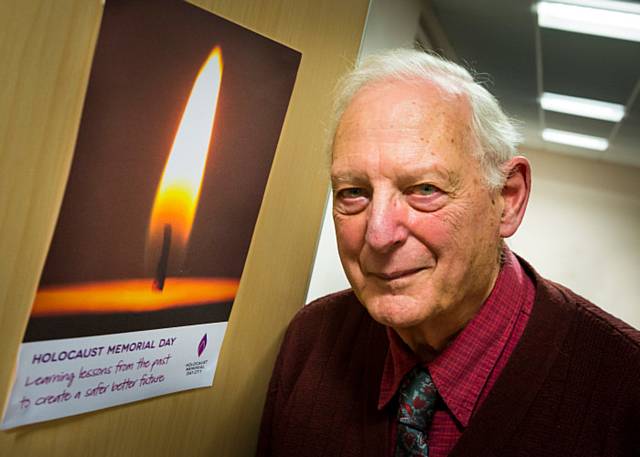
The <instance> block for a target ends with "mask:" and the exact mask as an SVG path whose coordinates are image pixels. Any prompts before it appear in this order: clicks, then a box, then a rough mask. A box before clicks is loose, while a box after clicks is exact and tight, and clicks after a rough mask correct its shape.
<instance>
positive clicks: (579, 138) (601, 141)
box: [542, 129, 609, 151]
mask: <svg viewBox="0 0 640 457" xmlns="http://www.w3.org/2000/svg"><path fill="white" fill-rule="evenodd" d="M542 138H544V140H545V141H549V142H551V143H560V144H568V145H570V146H577V147H579V148H586V149H595V150H596V151H604V150H605V149H607V148H608V147H609V142H608V141H607V140H606V139H605V138H600V137H597V136H591V135H583V134H581V133H573V132H566V131H564V130H555V129H544V130H543V131H542Z"/></svg>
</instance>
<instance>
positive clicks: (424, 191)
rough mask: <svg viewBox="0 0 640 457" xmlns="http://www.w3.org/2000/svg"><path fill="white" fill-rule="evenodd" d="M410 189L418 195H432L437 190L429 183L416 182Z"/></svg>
mask: <svg viewBox="0 0 640 457" xmlns="http://www.w3.org/2000/svg"><path fill="white" fill-rule="evenodd" d="M411 191H412V192H413V193H415V194H418V195H432V194H434V193H436V192H437V191H438V188H437V187H436V186H432V185H431V184H418V185H417V186H414V187H413V188H412V189H411Z"/></svg>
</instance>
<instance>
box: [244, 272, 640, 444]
mask: <svg viewBox="0 0 640 457" xmlns="http://www.w3.org/2000/svg"><path fill="white" fill-rule="evenodd" d="M524 267H525V269H527V270H528V272H529V273H530V274H531V275H532V277H534V278H535V283H536V300H535V302H534V305H533V311H532V315H531V317H530V319H529V322H528V325H527V328H526V329H525V332H524V334H523V336H522V338H521V340H520V342H519V343H518V345H517V347H516V349H515V350H514V352H513V354H512V356H511V358H510V359H509V362H508V363H507V365H506V366H505V368H504V371H503V372H502V374H501V375H500V377H499V378H498V380H497V381H496V384H495V385H494V387H493V389H492V390H491V392H490V393H489V395H488V397H487V398H486V400H485V401H484V403H483V404H482V406H481V407H480V408H479V409H478V411H477V412H476V413H475V414H474V416H473V417H472V418H471V421H470V423H469V426H468V427H467V429H466V430H465V431H464V433H463V434H462V437H461V438H460V440H459V441H458V443H457V444H456V446H455V448H454V449H453V451H452V452H451V454H450V455H451V456H474V457H478V456H482V457H484V456H505V457H507V456H508V457H513V456H525V455H526V456H545V457H547V456H563V457H564V456H580V457H588V456H640V333H639V332H638V331H637V330H635V329H633V328H631V327H629V326H627V325H626V324H624V323H623V322H621V321H619V320H618V319H616V318H614V317H612V316H610V315H608V314H606V313H605V312H604V311H602V310H600V309H599V308H597V307H596V306H595V305H593V304H591V303H589V302H588V301H587V300H585V299H584V298H582V297H580V296H578V295H576V294H575V293H573V292H571V291H570V290H568V289H566V288H564V287H562V286H560V285H558V284H555V283H553V282H551V281H547V280H545V279H542V278H540V277H539V276H538V275H537V274H536V273H535V272H533V270H532V269H531V268H530V267H529V266H528V265H524ZM387 349H388V340H387V336H386V334H385V328H384V327H383V326H382V325H380V324H378V323H377V322H375V321H374V320H373V319H371V317H369V315H368V313H367V312H366V310H365V309H364V307H363V306H362V305H361V304H360V303H359V302H358V300H357V298H356V297H355V295H354V294H353V293H352V292H351V291H344V292H339V293H336V294H332V295H329V296H327V297H324V298H321V299H319V300H317V301H315V302H313V303H312V304H310V305H308V306H306V307H305V308H303V309H302V310H301V311H300V312H299V313H298V314H297V316H296V317H295V318H294V319H293V321H292V323H291V325H290V326H289V329H288V330H287V333H286V335H285V338H284V341H283V343H282V347H281V350H280V355H279V356H278V360H277V362H276V365H275V368H274V372H273V377H272V379H271V383H270V385H269V391H268V395H267V401H266V405H265V409H264V413H263V418H262V427H261V431H260V439H259V443H258V453H257V455H259V456H277V457H288V456H291V457H294V456H295V457H303V456H310V457H311V456H312V457H319V456H327V457H334V456H366V457H375V456H386V455H387V453H388V451H389V442H388V440H389V420H392V418H393V417H394V415H395V411H391V410H389V409H385V410H382V411H378V410H377V409H376V405H377V401H378V394H379V389H380V378H381V376H382V370H383V366H384V361H385V357H386V355H387ZM390 406H391V407H393V404H391V405H390Z"/></svg>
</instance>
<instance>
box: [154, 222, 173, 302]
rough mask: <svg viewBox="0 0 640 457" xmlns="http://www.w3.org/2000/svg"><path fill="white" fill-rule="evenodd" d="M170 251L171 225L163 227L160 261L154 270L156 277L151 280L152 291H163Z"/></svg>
mask: <svg viewBox="0 0 640 457" xmlns="http://www.w3.org/2000/svg"><path fill="white" fill-rule="evenodd" d="M170 250H171V225H170V224H165V225H164V233H163V237H162V251H161V252H160V259H158V267H157V268H156V277H155V278H154V280H153V288H154V290H158V291H162V290H163V289H164V281H165V279H166V278H167V266H168V264H169V251H170Z"/></svg>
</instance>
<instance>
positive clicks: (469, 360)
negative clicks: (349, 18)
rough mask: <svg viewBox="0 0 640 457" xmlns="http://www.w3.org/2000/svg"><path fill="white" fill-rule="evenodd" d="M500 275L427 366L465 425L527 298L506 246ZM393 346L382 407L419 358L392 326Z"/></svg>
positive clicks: (520, 274) (522, 276) (521, 275)
mask: <svg viewBox="0 0 640 457" xmlns="http://www.w3.org/2000/svg"><path fill="white" fill-rule="evenodd" d="M504 257H505V261H504V263H503V265H502V267H501V269H500V273H499V274H498V278H497V279H496V283H495V285H494V287H493V290H492V291H491V293H490V294H489V297H488V298H487V300H486V301H485V303H484V305H483V306H482V307H481V308H480V310H479V311H478V313H477V314H476V315H475V316H474V318H473V319H472V320H471V321H469V323H468V324H467V326H466V327H465V328H464V329H463V330H462V331H461V332H460V333H459V334H458V335H457V336H456V337H455V339H454V340H453V341H452V342H451V344H450V345H449V346H447V348H446V349H444V350H443V351H442V352H441V353H440V354H439V355H438V356H437V357H436V358H435V359H433V360H432V361H431V362H428V363H426V364H424V365H425V367H426V368H427V369H428V370H429V372H430V373H431V377H432V378H433V381H434V384H435V385H436V388H437V389H438V392H439V393H440V395H441V397H442V398H443V400H444V402H445V403H446V405H447V407H448V409H449V410H450V411H451V412H452V414H453V415H454V416H455V417H456V419H457V420H458V421H459V422H460V423H461V425H462V426H463V427H466V426H467V424H468V423H469V420H470V418H471V415H472V413H473V411H474V410H475V408H476V405H477V403H478V400H479V398H480V395H481V393H482V390H483V387H484V386H485V384H486V383H487V380H488V378H489V375H490V374H491V372H492V370H493V368H494V367H495V365H496V362H497V360H498V358H499V356H500V354H501V353H502V351H503V350H504V348H505V346H506V343H507V340H508V338H509V335H510V334H511V332H512V330H513V328H514V326H515V322H516V319H517V316H518V313H519V311H520V308H521V307H522V305H523V303H524V302H525V299H526V296H525V290H526V287H525V285H524V284H525V280H526V279H525V273H524V271H523V269H522V267H521V266H520V264H519V263H518V260H517V259H516V257H515V255H514V254H513V253H512V252H511V251H510V250H509V249H507V248H505V250H504ZM387 336H388V338H389V348H390V350H389V351H388V353H387V357H386V359H385V366H384V371H383V374H382V380H381V385H380V396H379V399H378V408H379V409H382V408H384V407H385V406H386V405H387V404H388V403H389V402H390V401H391V399H392V398H393V397H394V395H395V394H396V392H397V390H398V387H399V386H400V382H401V381H402V378H403V377H404V375H405V374H406V373H407V372H408V371H409V370H411V369H412V368H413V367H414V366H416V365H417V364H419V363H420V361H419V359H418V357H417V356H416V355H415V354H414V353H413V352H412V351H411V350H410V349H409V348H408V346H407V345H406V344H405V343H404V342H403V341H402V340H401V339H400V337H399V336H398V335H397V333H396V332H395V331H394V330H392V329H391V328H387Z"/></svg>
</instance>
